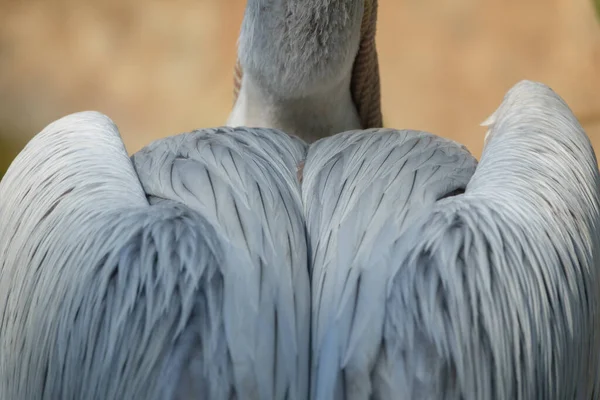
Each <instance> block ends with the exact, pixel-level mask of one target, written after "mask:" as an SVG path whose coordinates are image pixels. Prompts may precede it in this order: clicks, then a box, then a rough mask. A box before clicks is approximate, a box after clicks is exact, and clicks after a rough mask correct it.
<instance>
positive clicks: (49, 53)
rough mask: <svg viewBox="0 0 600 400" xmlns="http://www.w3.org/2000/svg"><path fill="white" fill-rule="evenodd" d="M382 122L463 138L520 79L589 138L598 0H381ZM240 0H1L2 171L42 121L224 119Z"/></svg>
mask: <svg viewBox="0 0 600 400" xmlns="http://www.w3.org/2000/svg"><path fill="white" fill-rule="evenodd" d="M379 1H380V5H379V30H378V48H379V54H380V63H381V74H382V85H383V107H384V110H383V111H384V119H385V124H386V126H388V127H394V128H412V129H422V130H427V131H431V132H434V133H436V134H438V135H442V136H446V137H450V138H453V139H455V140H458V141H460V142H463V143H464V144H466V145H467V146H468V147H469V148H470V149H471V151H472V152H473V153H474V154H475V155H476V156H479V155H480V153H481V147H482V144H483V134H484V129H483V128H481V127H479V123H480V122H481V121H482V120H484V119H485V118H486V117H487V116H488V115H489V114H490V113H491V112H493V111H494V109H495V108H496V107H497V106H498V104H499V103H500V101H501V99H502V96H503V95H504V93H505V92H506V91H507V90H508V89H509V88H510V87H511V86H512V85H513V84H515V83H516V82H517V81H519V80H521V79H533V80H539V81H543V82H545V83H547V84H549V85H550V86H552V87H553V88H554V89H555V90H556V91H557V92H558V93H559V94H560V95H562V96H563V97H564V98H565V99H566V101H567V102H568V103H569V105H570V106H571V108H572V109H573V110H574V111H575V113H576V114H577V116H578V117H579V118H580V120H581V122H582V123H583V125H584V127H585V128H586V131H587V133H588V134H589V135H590V137H591V138H592V141H593V142H594V145H595V147H596V149H600V24H599V23H598V20H599V19H598V18H597V15H596V13H595V10H594V2H598V1H599V0H379ZM244 6H245V0H168V1H167V0H118V1H117V0H106V1H104V2H99V1H91V0H80V1H75V0H28V1H16V0H0V176H1V174H2V171H3V169H4V167H6V166H7V165H8V164H9V163H10V161H11V160H12V157H13V156H14V155H15V154H16V153H17V152H18V151H19V150H20V149H21V148H22V146H23V145H24V144H25V143H26V141H27V140H29V139H30V138H31V136H33V135H34V134H36V133H37V132H39V131H40V130H41V129H42V128H43V127H44V126H45V125H47V124H48V123H49V122H51V121H53V120H55V119H57V118H59V117H62V116H64V115H66V114H70V113H72V112H76V111H82V110H90V109H92V110H98V111H101V112H103V113H106V114H107V115H109V116H110V117H111V118H112V119H113V120H114V121H115V122H116V123H117V125H118V126H119V128H120V130H121V134H122V136H123V138H124V140H125V143H126V145H127V148H128V150H129V151H130V152H135V151H137V150H138V149H140V148H141V147H142V146H144V145H146V144H147V143H149V142H150V141H151V140H154V139H157V138H161V137H164V136H169V135H173V134H177V133H180V132H184V131H189V130H192V129H194V128H202V127H210V126H218V125H223V124H224V123H225V120H226V118H227V115H228V113H229V110H230V107H231V102H232V79H231V75H232V69H233V64H234V60H235V51H236V48H235V46H236V39H237V35H238V31H239V26H240V23H241V20H242V16H243V11H244Z"/></svg>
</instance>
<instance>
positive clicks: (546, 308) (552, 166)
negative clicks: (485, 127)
mask: <svg viewBox="0 0 600 400" xmlns="http://www.w3.org/2000/svg"><path fill="white" fill-rule="evenodd" d="M492 121H494V122H493V126H492V128H491V130H490V134H489V136H488V140H487V144H486V146H485V149H484V152H483V156H482V159H481V163H480V164H479V166H478V168H477V171H476V173H475V174H474V176H473V178H472V180H471V182H470V183H469V185H468V187H467V191H466V193H465V194H464V195H463V196H457V197H455V198H449V199H445V200H441V201H439V202H437V203H436V205H435V206H434V208H433V210H432V212H431V213H430V214H427V215H424V216H422V217H421V218H420V219H419V220H418V221H416V222H415V223H414V224H413V226H412V227H411V228H410V229H409V230H407V231H406V232H405V234H404V236H402V238H401V239H400V240H399V241H398V242H397V244H396V247H395V248H394V249H393V251H392V253H391V258H392V259H394V260H395V262H394V272H393V273H392V275H393V279H392V280H391V281H390V285H389V287H388V291H387V296H388V297H387V300H386V309H387V314H386V321H385V327H384V335H383V336H384V341H385V343H386V346H385V357H384V360H385V364H383V365H382V366H381V369H382V371H387V379H386V380H385V381H384V382H382V384H381V387H382V388H383V389H385V390H386V391H387V395H388V396H389V394H390V393H393V397H394V398H407V399H408V398H427V399H433V398H444V399H542V398H543V399H551V398H552V399H567V398H568V399H589V398H597V397H598V395H599V392H598V383H599V382H600V380H599V375H598V371H599V368H598V362H599V358H598V350H599V349H598V345H599V343H600V329H599V327H598V324H599V318H598V309H599V308H598V305H599V297H598V296H599V294H600V288H599V282H600V279H599V278H600V276H599V271H600V264H599V258H598V257H599V251H600V246H599V245H600V243H599V241H600V239H599V238H600V235H599V233H600V232H599V231H598V229H599V227H600V214H599V210H600V203H599V197H598V188H599V184H600V181H599V173H598V167H597V163H596V158H595V156H594V152H593V150H592V147H591V145H590V142H589V140H588V138H587V136H586V135H585V133H584V132H583V130H582V128H581V126H580V125H579V123H578V122H577V120H576V119H575V117H574V116H573V114H572V113H571V111H570V110H569V108H568V107H567V105H566V104H565V103H564V102H563V101H562V100H561V99H560V98H559V97H558V96H557V95H556V94H555V93H554V92H552V91H551V90H550V89H549V88H547V87H545V86H543V85H540V84H534V83H531V82H523V83H521V84H519V85H517V86H516V87H515V88H514V89H512V90H511V91H510V92H509V94H508V95H507V97H506V99H505V101H504V103H503V105H502V106H501V107H500V108H499V110H498V111H497V112H496V114H495V115H494V116H493V118H492ZM380 375H383V374H380ZM387 398H389V397H387Z"/></svg>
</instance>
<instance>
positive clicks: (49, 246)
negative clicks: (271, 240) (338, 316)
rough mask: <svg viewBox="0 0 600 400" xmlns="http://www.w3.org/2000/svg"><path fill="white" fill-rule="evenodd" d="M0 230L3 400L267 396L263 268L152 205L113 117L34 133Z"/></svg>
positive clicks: (213, 230)
mask: <svg viewBox="0 0 600 400" xmlns="http://www.w3.org/2000/svg"><path fill="white" fill-rule="evenodd" d="M159 156H160V154H157V157H159ZM0 220H2V222H3V224H2V225H0V310H2V312H1V314H0V322H1V324H2V325H1V329H0V346H1V347H0V348H1V349H2V350H1V352H2V357H1V358H0V398H3V399H4V398H6V399H56V398H73V399H80V398H86V399H111V398H128V399H168V398H171V399H176V398H190V397H200V398H211V399H230V398H232V397H238V398H240V397H241V398H258V397H261V398H262V396H261V394H260V393H258V391H259V389H261V388H259V387H258V384H259V383H261V382H260V379H263V380H264V376H267V375H268V374H269V373H270V372H271V371H270V370H269V369H268V367H265V368H264V369H260V368H256V369H255V370H252V371H249V369H250V368H249V366H256V365H257V364H256V362H257V361H258V360H259V359H260V358H261V357H264V354H268V355H272V354H273V349H269V348H266V349H265V348H260V347H258V346H256V345H255V344H254V343H250V342H249V341H248V337H250V338H251V337H256V333H254V332H253V330H256V328H257V323H256V319H255V318H256V316H257V315H258V313H259V312H260V311H261V308H260V307H261V304H262V303H261V301H262V302H263V303H264V302H265V300H263V299H264V298H268V296H264V295H263V297H262V298H261V297H260V292H259V287H260V285H261V280H260V279H259V278H258V277H257V265H256V263H255V262H254V260H253V259H251V258H250V257H249V256H248V255H247V254H246V253H245V252H241V251H239V249H238V248H237V247H236V246H234V245H233V244H232V243H231V241H230V240H229V239H228V238H226V237H224V236H223V235H222V233H221V232H220V229H219V226H216V227H215V226H214V225H213V223H212V222H210V221H208V218H206V217H205V216H203V215H201V214H200V213H198V212H196V211H194V210H192V209H191V208H190V207H187V206H186V205H184V204H182V203H177V202H174V201H166V200H165V201H162V202H161V204H157V205H154V206H150V205H149V203H148V201H147V199H146V194H145V193H144V191H143V188H142V186H141V185H140V182H139V180H138V177H137V176H136V173H135V170H134V168H133V165H132V163H131V161H130V159H129V158H128V156H127V153H126V151H125V149H124V146H123V143H122V141H121V139H120V137H119V134H118V131H117V129H116V127H115V126H114V125H113V123H112V122H111V121H110V120H109V119H108V118H107V117H105V116H103V115H100V114H97V113H80V114H74V115H71V116H68V117H65V118H63V119H61V120H58V121H56V122H54V123H53V124H51V125H49V126H48V127H47V128H46V129H45V130H44V131H43V132H41V133H40V134H39V135H37V136H36V137H35V138H34V139H33V140H32V141H31V142H30V143H29V145H28V146H27V147H26V148H25V149H24V150H23V151H22V152H21V154H20V155H19V156H18V157H17V159H16V160H15V161H14V162H13V164H12V166H11V167H10V169H9V171H8V172H7V174H6V175H5V177H4V179H3V180H2V182H0ZM300 242H301V243H302V241H300ZM298 275H299V276H302V274H301V273H298ZM307 290H308V289H307ZM296 293H297V292H296ZM287 295H288V296H290V297H291V294H289V293H288V294H287ZM304 295H305V297H307V296H308V295H307V294H304ZM280 297H285V296H284V295H283V294H282V295H280ZM302 299H303V298H302V297H299V300H298V304H299V305H300V306H301V305H302V304H304V303H302ZM285 300H288V299H287V298H285ZM274 301H275V300H274ZM277 301H279V300H278V299H277ZM282 303H284V302H283V301H279V302H277V303H276V304H277V305H278V306H279V305H280V304H282ZM284 304H287V303H284ZM273 308H275V307H273ZM282 314H283V312H282ZM285 317H288V315H287V314H283V317H281V318H280V320H281V321H279V322H278V323H272V326H271V327H270V330H271V331H276V332H278V333H279V332H280V331H283V328H281V329H276V328H275V326H277V328H279V327H287V326H286V324H287V323H289V321H288V320H287V319H286V318H285ZM265 331H269V327H267V328H265V327H262V332H265ZM290 336H291V335H290ZM240 338H241V339H245V341H244V340H240ZM284 339H286V340H291V339H288V338H287V337H286V338H284ZM282 340H283V339H282ZM299 341H300V340H299ZM290 347H291V346H290ZM286 350H288V351H290V352H292V351H294V350H295V349H286ZM276 359H277V358H276V357H274V358H273V359H272V360H276ZM277 360H278V359H277ZM274 362H275V361H272V362H271V363H274ZM286 366H287V365H286ZM294 367H295V365H292V366H291V367H290V369H291V370H292V371H293V372H297V370H295V369H294ZM282 369H283V368H282ZM282 375H284V376H289V375H285V372H282ZM298 381H300V382H301V379H300V378H298ZM293 389H297V388H296V387H294V388H292V389H290V390H293ZM261 390H263V389H261ZM274 397H275V395H274V394H273V395H272V396H271V398H274ZM290 397H292V398H293V396H291V395H290Z"/></svg>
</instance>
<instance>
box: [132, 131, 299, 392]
mask: <svg viewBox="0 0 600 400" xmlns="http://www.w3.org/2000/svg"><path fill="white" fill-rule="evenodd" d="M305 146H306V145H305V144H304V143H303V142H301V141H300V140H299V139H293V138H290V137H289V136H288V135H285V134H284V133H282V132H279V131H276V130H268V129H247V128H236V129H231V128H219V129H208V130H203V131H196V132H193V133H189V134H184V135H179V136H175V137H171V138H167V139H164V140H160V141H158V142H155V143H153V144H152V145H150V146H148V147H147V148H145V149H143V150H142V151H141V152H139V153H137V154H135V155H134V156H133V162H134V165H135V168H136V170H137V171H138V174H139V177H140V180H141V182H142V186H143V188H144V191H145V192H146V193H147V195H148V196H149V199H150V202H151V203H152V204H160V203H162V202H163V201H165V199H167V200H169V201H176V202H178V203H181V204H185V205H186V206H188V207H190V208H191V209H192V210H194V211H196V212H198V213H199V214H201V215H203V216H204V217H206V219H207V220H208V221H209V222H210V223H211V224H212V225H213V226H215V228H216V230H217V231H218V232H219V234H220V235H222V236H224V237H227V238H228V240H229V241H230V242H231V245H232V246H233V247H234V248H235V249H236V251H238V252H240V253H241V254H243V255H244V256H245V257H247V258H248V259H250V260H251V264H250V266H249V268H251V272H247V273H248V274H251V276H246V275H245V274H240V275H239V277H238V276H237V275H236V274H237V272H236V271H237V269H236V271H231V274H232V279H233V277H235V278H239V279H242V278H244V280H243V283H244V286H243V287H242V288H240V289H239V293H237V296H238V297H239V299H240V300H242V299H248V300H250V299H252V300H253V301H254V302H255V303H256V304H252V306H253V307H252V308H250V307H249V306H245V307H243V306H242V305H239V304H230V305H227V304H226V308H225V309H224V311H223V312H224V314H225V315H228V316H233V315H236V316H237V319H236V318H232V323H233V324H235V326H234V327H233V328H232V331H234V332H236V334H237V336H235V337H232V338H231V339H230V342H229V345H230V346H231V348H232V352H235V354H244V356H245V359H242V360H240V362H234V365H235V367H236V368H237V369H238V371H237V375H239V376H244V377H247V378H246V379H250V377H253V379H254V381H253V382H252V385H251V389H252V390H250V389H248V390H247V391H245V392H242V393H247V394H251V393H255V394H256V396H253V397H252V398H265V399H270V398H277V399H282V398H284V397H286V398H287V397H289V398H296V399H303V398H306V393H308V357H309V354H308V346H309V324H310V317H309V316H310V307H309V304H310V294H309V293H310V291H309V281H308V261H307V255H306V254H307V247H306V235H305V227H304V218H303V216H302V204H301V197H300V185H299V182H298V180H297V178H296V167H297V165H298V164H299V163H300V161H301V160H302V159H303V158H304V156H305V152H306V149H305ZM240 284H241V283H240ZM234 361H235V360H234ZM241 361H243V362H241Z"/></svg>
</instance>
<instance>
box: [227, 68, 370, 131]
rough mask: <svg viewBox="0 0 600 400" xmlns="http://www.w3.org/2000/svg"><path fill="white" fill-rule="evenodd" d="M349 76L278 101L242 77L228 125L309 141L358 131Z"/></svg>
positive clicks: (251, 79) (245, 77)
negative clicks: (267, 129) (277, 132)
mask: <svg viewBox="0 0 600 400" xmlns="http://www.w3.org/2000/svg"><path fill="white" fill-rule="evenodd" d="M350 80H351V74H350V73H348V75H347V76H346V77H344V78H343V79H340V80H339V81H338V82H337V83H335V84H333V85H331V84H330V85H328V86H327V87H324V88H323V89H321V90H319V91H316V92H314V93H312V94H307V95H305V96H303V97H297V98H294V97H287V98H282V97H279V96H277V95H275V94H273V93H269V91H268V89H267V88H264V87H261V85H259V84H258V83H257V80H255V79H253V78H252V76H251V75H250V74H245V75H244V77H243V79H242V85H241V89H240V94H239V97H238V99H237V102H236V104H235V106H234V108H233V111H232V113H231V115H230V117H229V120H228V121H227V124H228V125H230V126H242V125H243V126H250V127H263V128H275V129H280V130H282V131H284V132H286V133H288V134H291V135H296V136H299V137H301V138H302V139H304V140H306V141H309V142H312V141H314V140H317V139H320V138H323V137H326V136H330V135H333V134H336V133H339V132H344V131H348V130H352V129H360V128H361V124H360V120H359V117H358V113H357V111H356V107H355V105H354V102H353V101H352V96H351V93H350Z"/></svg>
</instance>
